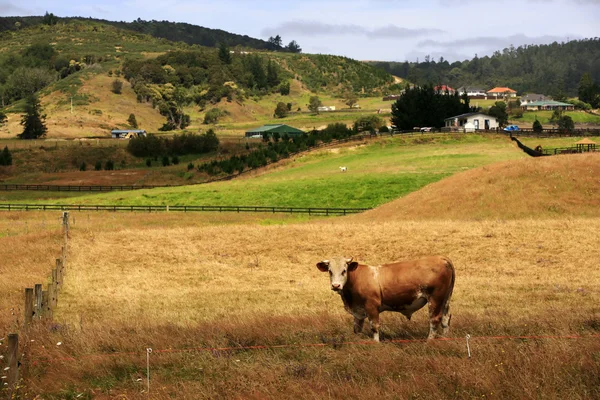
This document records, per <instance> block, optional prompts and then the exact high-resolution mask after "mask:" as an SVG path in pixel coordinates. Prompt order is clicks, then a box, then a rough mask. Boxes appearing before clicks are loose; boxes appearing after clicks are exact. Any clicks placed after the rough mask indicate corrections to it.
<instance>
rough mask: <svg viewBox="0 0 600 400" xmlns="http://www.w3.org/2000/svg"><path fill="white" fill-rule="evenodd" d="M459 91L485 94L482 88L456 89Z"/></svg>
mask: <svg viewBox="0 0 600 400" xmlns="http://www.w3.org/2000/svg"><path fill="white" fill-rule="evenodd" d="M458 90H459V91H463V90H466V91H467V92H485V90H483V89H482V88H479V87H474V86H466V87H465V86H463V87H459V88H458Z"/></svg>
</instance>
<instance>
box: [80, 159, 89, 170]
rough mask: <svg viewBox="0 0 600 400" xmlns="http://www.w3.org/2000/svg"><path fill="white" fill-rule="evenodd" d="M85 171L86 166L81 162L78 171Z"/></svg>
mask: <svg viewBox="0 0 600 400" xmlns="http://www.w3.org/2000/svg"><path fill="white" fill-rule="evenodd" d="M86 169H87V165H86V164H85V161H82V162H81V165H80V166H79V170H80V171H85V170H86Z"/></svg>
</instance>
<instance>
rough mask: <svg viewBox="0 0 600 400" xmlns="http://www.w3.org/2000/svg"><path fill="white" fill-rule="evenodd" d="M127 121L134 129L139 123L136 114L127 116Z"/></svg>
mask: <svg viewBox="0 0 600 400" xmlns="http://www.w3.org/2000/svg"><path fill="white" fill-rule="evenodd" d="M127 123H128V124H129V126H130V127H132V128H133V129H137V128H138V123H137V120H136V119H135V114H129V118H127Z"/></svg>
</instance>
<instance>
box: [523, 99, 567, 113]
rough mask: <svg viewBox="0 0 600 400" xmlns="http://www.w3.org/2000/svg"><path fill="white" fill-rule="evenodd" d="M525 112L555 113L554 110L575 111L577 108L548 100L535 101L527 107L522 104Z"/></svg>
mask: <svg viewBox="0 0 600 400" xmlns="http://www.w3.org/2000/svg"><path fill="white" fill-rule="evenodd" d="M521 108H522V109H523V110H524V111H554V110H574V109H575V106H574V105H573V104H569V103H561V102H560V101H554V100H546V101H533V102H531V103H527V104H525V105H523V104H521Z"/></svg>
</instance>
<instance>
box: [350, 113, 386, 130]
mask: <svg viewBox="0 0 600 400" xmlns="http://www.w3.org/2000/svg"><path fill="white" fill-rule="evenodd" d="M382 125H383V119H382V118H381V117H379V116H377V115H369V116H365V117H361V118H359V119H357V120H356V121H355V122H354V131H355V132H365V131H369V132H372V131H375V130H377V129H379V128H380V127H381V126H382Z"/></svg>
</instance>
